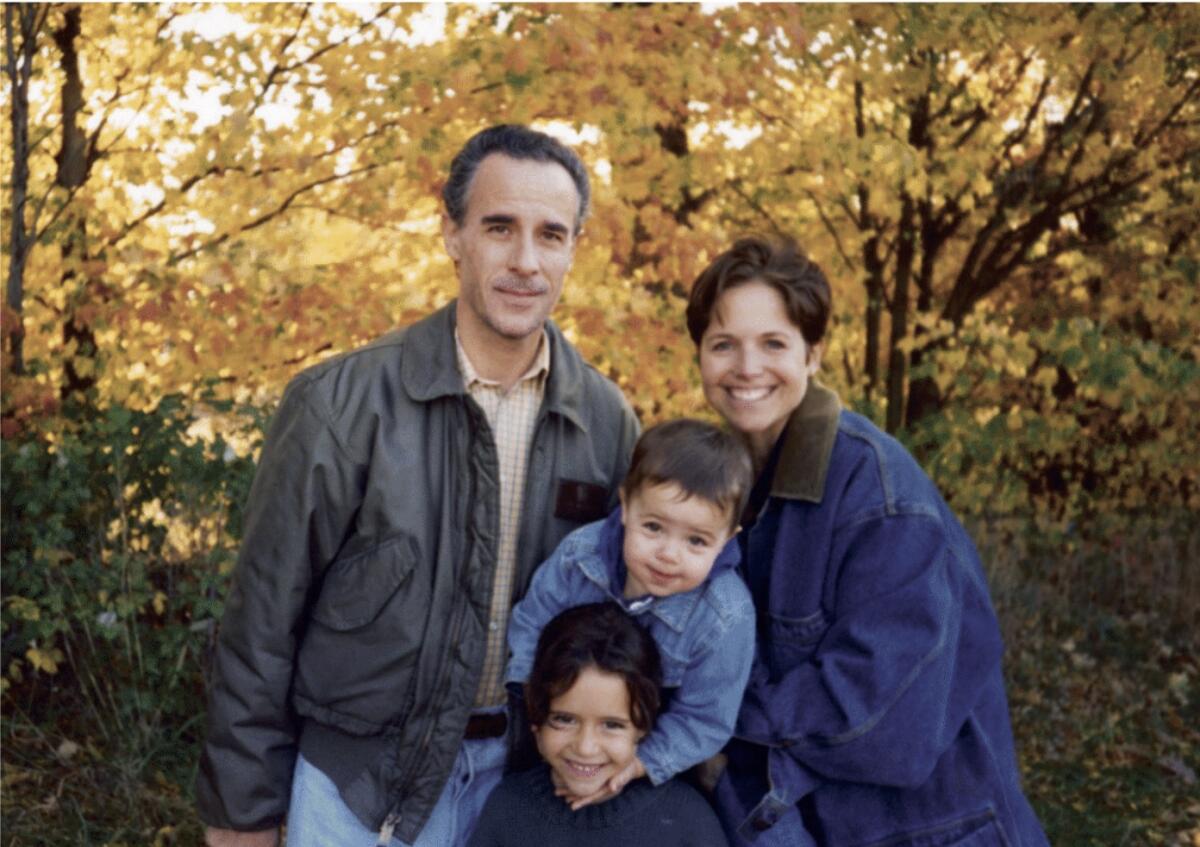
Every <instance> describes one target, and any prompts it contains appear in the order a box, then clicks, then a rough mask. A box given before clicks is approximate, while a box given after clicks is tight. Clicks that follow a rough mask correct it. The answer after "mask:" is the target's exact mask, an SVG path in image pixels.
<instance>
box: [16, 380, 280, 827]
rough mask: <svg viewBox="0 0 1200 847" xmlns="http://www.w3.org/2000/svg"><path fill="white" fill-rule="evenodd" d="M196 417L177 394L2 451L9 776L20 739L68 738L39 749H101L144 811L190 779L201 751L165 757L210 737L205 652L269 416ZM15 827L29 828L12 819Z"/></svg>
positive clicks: (50, 430)
mask: <svg viewBox="0 0 1200 847" xmlns="http://www.w3.org/2000/svg"><path fill="white" fill-rule="evenodd" d="M196 408H197V407H195V406H192V405H190V404H189V405H186V406H185V405H184V403H183V402H182V401H181V399H180V398H178V397H167V398H165V399H163V400H162V401H161V402H160V403H159V404H158V405H157V407H155V408H154V409H152V410H151V411H133V410H130V409H127V408H124V407H121V406H111V407H108V408H106V409H102V410H96V409H88V410H82V409H80V410H78V411H77V413H76V415H75V416H70V415H68V416H64V417H62V418H58V419H47V420H45V421H43V422H42V423H41V425H40V426H38V427H35V428H30V429H27V430H26V431H25V432H23V433H22V434H21V435H19V436H18V437H15V438H12V439H8V440H6V441H5V443H4V450H3V469H2V470H3V547H4V554H3V563H4V567H3V591H4V604H3V667H4V679H3V687H4V712H5V718H6V729H5V742H6V744H5V746H6V750H7V751H8V753H7V754H6V759H7V761H6V765H7V766H9V767H10V769H12V767H13V766H14V765H15V769H16V770H20V769H21V765H22V763H23V762H22V751H23V750H25V751H26V752H28V751H27V750H26V748H24V747H23V746H22V745H21V743H20V742H19V740H18V741H17V743H15V744H14V743H13V742H14V739H15V738H16V736H17V735H19V734H20V732H21V731H22V729H24V730H28V731H30V732H33V733H35V734H37V735H42V733H44V732H46V733H52V734H54V735H55V736H57V737H59V738H60V739H61V740H59V741H54V742H53V743H50V744H49V747H50V750H49V751H44V752H53V751H59V752H61V750H62V749H64V748H62V747H61V744H63V743H65V744H67V745H68V746H67V747H66V748H65V749H66V750H67V751H68V752H70V751H74V750H78V749H81V748H88V749H91V750H92V751H96V755H97V758H104V759H105V760H106V761H105V763H104V764H105V769H106V770H107V771H108V773H109V775H110V776H112V775H114V774H124V775H125V776H126V777H128V779H126V780H124V784H125V786H126V788H127V789H128V790H126V791H124V792H123V793H124V795H125V796H126V798H127V799H128V801H129V802H131V803H134V804H136V802H137V799H136V798H137V796H138V795H139V793H140V791H139V790H138V788H137V787H136V786H137V785H139V784H141V783H142V782H143V781H145V780H146V778H147V777H148V776H149V774H151V773H152V772H155V771H152V770H151V768H157V769H159V770H157V773H159V774H160V775H161V774H162V773H164V772H168V773H172V772H173V773H174V776H173V777H170V778H165V777H164V778H165V779H167V781H168V782H173V783H174V784H176V785H180V784H183V783H185V782H186V781H187V772H188V771H189V770H190V768H191V767H192V766H193V762H192V761H191V758H192V757H191V756H190V755H189V756H187V757H179V756H178V755H176V756H172V755H171V754H170V751H172V749H174V750H178V749H179V747H180V745H183V746H184V747H187V748H189V749H190V747H191V746H192V745H194V743H195V739H196V737H197V736H198V734H199V732H200V731H201V729H202V728H201V727H200V726H198V725H197V724H198V722H199V721H200V719H201V718H202V715H203V711H202V708H201V705H202V703H203V686H204V674H203V668H204V665H205V656H206V653H207V649H208V646H209V642H210V640H211V638H212V636H213V633H214V631H215V623H216V621H217V620H218V619H219V617H220V613H221V609H222V604H223V602H224V595H225V589H226V583H227V578H228V574H229V571H230V569H231V567H232V564H233V561H234V556H235V553H236V544H237V539H238V537H239V535H240V532H241V526H240V512H241V507H242V504H243V501H244V500H245V496H246V492H247V490H248V487H249V483H250V480H251V478H252V474H253V466H254V460H253V453H254V451H255V449H256V446H257V444H258V442H259V441H261V433H262V422H263V416H262V415H261V413H259V412H257V411H255V410H251V409H234V408H232V407H231V406H230V405H229V404H218V403H215V402H214V403H211V404H208V405H205V406H201V407H199V408H201V409H203V413H202V414H199V415H198V414H197V413H196V412H195V411H193V410H194V409H196ZM215 421H219V422H220V426H219V427H214V426H213V425H212V424H213V423H214V422H215ZM217 431H219V432H220V433H221V434H217ZM45 746H46V745H45V744H43V745H42V747H43V748H44V747H45ZM118 759H119V761H118ZM170 759H175V761H170ZM24 763H25V764H28V765H29V766H30V767H31V768H32V769H33V770H37V769H38V768H39V767H41V766H44V765H45V762H42V763H41V764H40V765H39V763H37V762H36V761H33V760H32V759H31V758H30V757H29V756H26V757H25V761H24ZM118 781H119V782H120V781H121V780H118ZM119 793H120V792H119ZM118 805H119V804H118ZM7 811H12V810H7ZM110 813H111V814H113V815H114V816H115V818H114V819H115V821H118V822H119V821H121V819H122V818H124V819H125V821H126V822H132V821H135V820H137V819H138V817H139V812H138V810H137V809H136V807H135V806H130V807H127V808H125V809H123V810H122V809H119V808H112V809H110ZM17 817H18V818H19V815H18V816H17ZM114 825H118V826H119V825H121V824H114ZM6 826H7V827H8V828H9V829H10V830H13V827H14V826H16V827H18V828H19V820H14V818H13V817H12V816H10V815H9V814H7V813H6ZM14 831H15V830H14Z"/></svg>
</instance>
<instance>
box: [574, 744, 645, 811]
mask: <svg viewBox="0 0 1200 847" xmlns="http://www.w3.org/2000/svg"><path fill="white" fill-rule="evenodd" d="M645 775H646V766H645V765H643V764H642V760H641V759H639V758H637V757H636V756H635V757H634V759H633V761H632V762H630V763H629V764H628V765H626V766H625V767H624V768H622V769H621V770H620V771H618V772H617V773H615V774H613V775H612V777H611V778H610V779H609V780H608V782H606V783H604V785H603V787H601V788H600V790H598V791H596V792H595V793H593V794H589V795H587V796H584V797H580V796H577V795H569V794H565V793H563V794H560V796H561V797H562V798H563V799H564V800H566V801H567V803H569V804H570V806H571V811H573V812H578V811H579V810H580V809H582V808H583V807H584V806H591V805H592V804H594V803H603V802H604V801H605V800H611V799H612V798H613V797H616V796H617V795H618V794H620V793H621V791H622V790H623V789H624V788H625V786H626V785H628V784H629V783H630V782H631V781H633V780H635V779H638V778H639V777H643V776H645Z"/></svg>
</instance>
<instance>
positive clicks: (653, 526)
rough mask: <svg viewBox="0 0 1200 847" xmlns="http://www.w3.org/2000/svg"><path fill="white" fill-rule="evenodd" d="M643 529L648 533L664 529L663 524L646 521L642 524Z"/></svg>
mask: <svg viewBox="0 0 1200 847" xmlns="http://www.w3.org/2000/svg"><path fill="white" fill-rule="evenodd" d="M642 528H643V529H644V530H646V531H647V532H658V531H659V530H660V529H662V524H660V523H659V522H658V521H645V522H644V523H643V524H642Z"/></svg>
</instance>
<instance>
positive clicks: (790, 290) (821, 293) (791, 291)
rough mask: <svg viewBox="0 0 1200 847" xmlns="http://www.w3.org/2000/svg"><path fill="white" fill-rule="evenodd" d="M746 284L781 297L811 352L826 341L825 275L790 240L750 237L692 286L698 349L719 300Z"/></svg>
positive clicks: (690, 310)
mask: <svg viewBox="0 0 1200 847" xmlns="http://www.w3.org/2000/svg"><path fill="white" fill-rule="evenodd" d="M748 282H761V283H763V284H764V285H767V286H770V287H771V288H773V289H775V290H776V291H778V292H779V296H780V297H782V298H783V302H784V305H785V307H786V309H787V315H788V319H789V320H791V322H792V323H793V324H795V325H796V326H797V327H798V328H799V330H800V334H801V335H803V336H804V340H805V341H806V342H808V345H809V346H810V347H811V346H813V345H815V344H819V343H820V342H821V339H823V338H824V337H825V327H826V326H827V325H828V324H829V313H830V311H831V309H832V305H833V295H832V293H831V292H830V290H829V281H828V280H827V279H825V274H824V273H822V272H821V269H820V268H819V267H818V266H817V265H816V263H814V262H812V261H811V260H810V259H809V258H808V256H806V255H804V251H803V250H801V249H800V247H799V246H798V245H797V244H796V242H795V241H793V240H792V239H791V238H787V237H781V238H776V239H766V238H759V237H757V236H752V237H748V238H740V239H738V240H737V241H736V242H735V243H734V245H733V246H732V247H730V248H729V249H728V250H726V251H725V252H724V253H722V254H721V255H720V256H717V258H715V259H713V260H712V262H710V263H709V265H708V267H707V268H705V269H704V270H702V271H701V272H700V275H699V276H697V277H696V281H695V282H694V283H693V284H692V293H691V294H690V295H689V296H688V304H687V326H688V334H689V335H691V337H692V342H693V343H695V344H696V345H697V346H699V344H700V339H701V338H703V337H704V332H705V330H707V329H708V325H709V324H710V323H711V322H712V317H713V309H714V308H715V307H716V304H717V301H718V300H719V299H720V298H721V295H722V294H724V293H725V292H726V291H728V290H730V289H731V288H737V287H738V286H739V285H745V284H746V283H748Z"/></svg>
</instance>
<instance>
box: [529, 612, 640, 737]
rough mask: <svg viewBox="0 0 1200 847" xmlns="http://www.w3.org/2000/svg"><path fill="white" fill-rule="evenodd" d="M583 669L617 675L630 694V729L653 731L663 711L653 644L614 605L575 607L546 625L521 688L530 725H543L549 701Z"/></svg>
mask: <svg viewBox="0 0 1200 847" xmlns="http://www.w3.org/2000/svg"><path fill="white" fill-rule="evenodd" d="M587 668H595V669H596V670H599V671H604V672H605V673H611V674H616V675H617V676H620V677H622V678H623V679H624V680H625V687H626V688H627V689H628V691H629V717H630V719H631V720H632V721H633V725H634V726H635V727H637V728H638V729H640V730H641V731H642V732H649V731H650V730H651V729H652V728H653V726H654V721H655V719H656V718H657V717H658V712H659V709H660V708H661V707H662V694H661V691H660V688H661V686H662V659H661V658H659V655H658V645H656V644H655V643H654V639H653V638H652V637H651V636H650V633H648V632H646V630H644V629H642V627H641V626H640V625H639V624H638V623H637V622H636V621H634V619H633V618H631V617H630V616H629V615H628V614H626V613H625V611H624V610H623V609H621V607H620V606H618V605H617V604H616V603H613V602H606V603H588V604H587V605H584V606H576V607H575V608H573V609H567V610H566V611H565V612H562V613H560V614H559V615H558V616H557V617H555V618H554V619H553V620H552V621H550V623H548V624H546V626H545V628H544V629H543V630H542V634H541V636H540V637H539V638H538V644H537V653H536V654H535V655H534V659H533V670H532V671H531V672H530V674H529V682H527V683H526V684H525V709H526V712H527V714H528V715H529V722H530V723H531V724H533V725H534V726H543V725H545V723H546V719H547V718H548V717H549V716H550V702H551V701H552V700H554V699H555V698H557V697H561V696H562V695H563V694H566V693H567V692H568V691H570V690H571V686H573V685H574V684H575V680H576V679H578V678H579V674H580V673H582V672H583V671H584V670H586V669H587Z"/></svg>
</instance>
